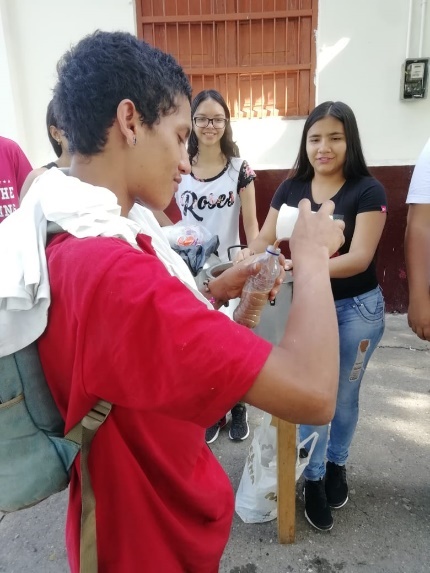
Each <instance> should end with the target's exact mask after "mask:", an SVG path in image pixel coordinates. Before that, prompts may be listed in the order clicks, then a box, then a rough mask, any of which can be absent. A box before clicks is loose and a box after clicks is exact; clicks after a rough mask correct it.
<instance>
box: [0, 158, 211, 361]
mask: <svg viewBox="0 0 430 573" xmlns="http://www.w3.org/2000/svg"><path fill="white" fill-rule="evenodd" d="M50 230H57V231H58V230H64V231H67V232H68V233H70V234H71V235H74V236H75V237H78V238H83V237H96V236H103V237H119V238H122V239H124V240H125V241H127V242H128V243H129V244H130V245H132V246H133V247H135V248H139V247H138V245H137V242H136V235H137V234H138V233H144V234H146V235H149V236H151V237H152V246H153V248H154V250H155V252H156V254H157V257H158V258H159V259H160V261H161V262H162V263H163V264H164V266H165V267H166V269H167V271H168V272H169V273H170V274H171V275H172V276H176V277H177V278H179V280H181V281H182V283H183V284H184V285H186V286H187V287H188V288H189V289H190V290H191V291H192V292H193V293H194V295H195V296H196V297H197V298H198V299H199V300H201V301H202V302H203V303H205V304H206V305H207V307H208V308H212V305H211V304H210V303H209V302H208V301H207V300H206V298H205V297H204V296H203V295H202V294H201V293H200V292H199V291H198V290H197V288H196V284H195V281H194V278H193V276H192V274H191V273H190V271H189V269H188V267H187V265H186V264H185V262H184V261H183V260H182V259H181V257H180V256H179V255H178V254H177V253H175V252H174V251H173V250H172V249H171V248H170V245H169V243H168V241H167V239H166V238H165V237H164V235H163V233H162V231H161V229H160V226H159V225H158V222H157V221H156V219H155V217H154V215H153V214H152V212H151V211H149V210H148V209H146V208H145V207H142V206H140V205H135V206H134V207H133V209H132V210H131V211H130V213H129V217H128V218H126V217H122V216H121V208H120V206H119V205H118V202H117V198H116V196H115V194H114V193H112V192H111V191H109V190H108V189H106V188H104V187H95V186H93V185H90V184H88V183H83V182H82V181H80V180H79V179H76V178H75V177H71V176H68V175H66V174H64V173H63V172H62V171H61V170H60V169H49V170H48V171H46V172H45V173H43V175H41V176H39V177H38V178H37V179H36V180H35V182H34V183H33V185H32V186H31V188H30V190H29V192H28V193H27V195H26V197H25V199H24V201H23V203H22V205H21V207H20V208H19V209H17V211H15V212H14V213H12V214H11V215H10V216H9V217H7V218H6V219H5V220H4V221H3V222H2V224H1V225H0V249H1V253H2V269H1V273H0V356H7V355H8V354H12V353H13V352H16V351H17V350H20V349H21V348H24V347H25V346H27V345H28V344H30V343H31V342H33V341H34V340H36V339H37V338H38V337H39V336H40V335H41V334H42V332H43V331H44V330H45V328H46V324H47V316H48V308H49V304H50V301H51V298H50V288H49V277H48V269H47V264H46V255H45V247H46V236H47V232H48V231H50Z"/></svg>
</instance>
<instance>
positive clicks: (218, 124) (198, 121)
mask: <svg viewBox="0 0 430 573" xmlns="http://www.w3.org/2000/svg"><path fill="white" fill-rule="evenodd" d="M227 122H228V119H226V118H225V117H212V118H210V117H201V116H197V117H195V118H194V124H195V126H196V127H203V128H204V127H208V126H209V124H210V123H211V124H212V125H213V127H214V128H215V129H224V127H225V126H226V125H227Z"/></svg>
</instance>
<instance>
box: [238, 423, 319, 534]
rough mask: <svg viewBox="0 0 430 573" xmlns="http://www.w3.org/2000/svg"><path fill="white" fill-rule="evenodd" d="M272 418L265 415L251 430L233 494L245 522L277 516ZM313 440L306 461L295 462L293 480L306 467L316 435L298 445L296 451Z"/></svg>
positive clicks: (274, 439) (275, 451) (262, 520)
mask: <svg viewBox="0 0 430 573" xmlns="http://www.w3.org/2000/svg"><path fill="white" fill-rule="evenodd" d="M271 420H272V416H271V415H270V414H267V413H264V415H263V421H262V423H261V425H260V426H258V427H257V428H256V429H255V430H254V437H253V440H252V442H251V445H250V447H249V452H248V457H247V458H246V462H245V467H244V468H243V473H242V477H241V480H240V483H239V487H238V490H237V493H236V503H235V509H236V513H237V514H238V515H239V517H240V518H241V519H242V521H244V522H245V523H264V522H266V521H271V520H272V519H276V517H277V515H278V479H277V430H276V428H275V426H271V425H270V422H271ZM311 440H312V444H311V447H310V448H309V450H308V451H309V454H308V456H307V457H306V458H299V455H298V454H297V459H296V481H297V480H298V479H299V478H300V476H301V475H302V473H303V471H304V469H305V467H306V466H307V465H308V463H309V460H310V458H311V455H312V452H313V451H314V448H315V445H316V442H317V440H318V434H317V433H316V432H313V433H312V434H311V435H310V436H308V437H307V438H306V439H305V440H303V442H301V443H300V444H299V445H298V446H297V452H299V451H300V448H303V447H305V445H306V444H308V442H310V441H311Z"/></svg>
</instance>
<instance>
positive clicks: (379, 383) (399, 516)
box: [0, 315, 430, 573]
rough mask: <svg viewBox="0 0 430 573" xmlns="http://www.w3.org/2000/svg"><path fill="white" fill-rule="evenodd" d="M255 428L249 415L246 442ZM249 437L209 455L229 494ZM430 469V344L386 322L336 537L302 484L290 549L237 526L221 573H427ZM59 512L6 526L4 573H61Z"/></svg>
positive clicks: (0, 543)
mask: <svg viewBox="0 0 430 573" xmlns="http://www.w3.org/2000/svg"><path fill="white" fill-rule="evenodd" d="M260 420H261V412H260V411H259V410H256V409H255V408H250V423H251V436H252V431H253V429H254V428H255V426H256V425H257V424H258V423H259V421H260ZM251 436H250V438H249V439H248V440H246V441H245V442H244V443H241V444H236V443H233V442H231V441H230V440H229V439H228V432H226V431H225V430H223V431H222V432H221V434H220V437H219V439H218V440H217V441H216V442H215V444H214V445H213V451H214V454H215V455H216V456H217V457H218V458H219V459H220V462H221V463H222V465H223V466H224V468H225V469H226V471H227V473H228V474H229V476H230V478H231V480H232V483H233V486H234V488H235V489H236V488H237V486H238V484H239V480H240V476H241V474H242V471H243V466H244V463H245V458H246V455H247V449H248V446H249V444H250V441H251ZM429 460H430V344H429V343H425V342H422V341H420V340H419V339H418V338H417V337H416V336H415V335H414V334H413V333H412V332H411V331H410V330H409V328H408V326H407V322H406V317H405V316H404V315H387V327H386V332H385V335H384V337H383V339H382V341H381V343H380V345H379V347H378V349H377V351H376V352H375V354H374V356H373V358H372V360H371V363H370V365H369V367H368V371H367V374H366V377H365V379H364V382H363V388H362V392H361V418H360V422H359V426H358V430H357V433H356V437H355V441H354V444H353V447H352V451H351V456H350V461H349V463H348V466H347V468H348V478H349V484H350V501H349V502H348V504H347V505H346V506H345V507H344V508H342V509H341V510H339V511H337V512H335V515H334V518H335V525H334V528H333V529H332V531H331V532H328V533H322V532H318V531H316V530H314V529H313V528H311V526H310V525H309V524H308V523H307V521H306V520H305V518H304V516H303V502H302V496H301V493H300V489H301V488H300V487H299V485H300V484H299V485H298V488H297V490H298V499H297V517H296V542H295V543H294V544H293V545H279V544H278V542H277V524H276V521H272V522H269V523H266V524H257V525H250V524H245V523H243V522H242V521H241V520H240V519H239V518H238V517H237V516H235V518H234V523H233V528H232V532H231V537H230V541H229V544H228V546H227V548H226V551H225V554H224V557H223V559H222V563H221V568H220V573H339V572H341V573H428V571H430V477H429V470H430V462H429ZM65 511H66V495H65V494H59V495H57V496H54V497H52V498H50V499H49V500H47V501H46V502H44V503H42V504H39V505H38V506H36V507H34V508H32V509H30V510H26V511H23V512H18V513H16V514H13V515H7V516H4V517H3V519H2V520H1V522H0V571H1V572H7V573H27V572H28V571H31V572H32V573H50V572H52V573H54V572H55V573H66V572H67V571H68V567H67V561H66V556H65V552H64V543H63V537H64V535H63V527H64V516H65ZM0 519H1V517H0ZM112 526H114V524H112ZM142 542H143V543H144V540H142ZM118 573H123V572H120V571H119V572H118ZM124 573H129V572H124ZM130 573H131V572H130ZM133 573H140V572H133ZM142 573H144V571H142ZM160 573H169V572H164V571H160Z"/></svg>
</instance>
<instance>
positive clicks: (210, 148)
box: [176, 90, 258, 443]
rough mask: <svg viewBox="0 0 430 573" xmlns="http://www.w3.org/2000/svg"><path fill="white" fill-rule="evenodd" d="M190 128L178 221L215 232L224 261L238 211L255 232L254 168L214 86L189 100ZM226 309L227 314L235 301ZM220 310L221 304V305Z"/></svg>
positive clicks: (239, 432) (237, 430) (237, 419)
mask: <svg viewBox="0 0 430 573" xmlns="http://www.w3.org/2000/svg"><path fill="white" fill-rule="evenodd" d="M191 117H192V124H193V125H192V128H193V129H192V132H191V135H190V137H189V139H188V156H189V159H190V163H191V173H190V174H188V175H183V176H182V182H181V183H180V185H179V189H178V191H177V193H176V202H177V204H178V207H179V210H180V212H181V217H182V220H183V221H186V222H188V223H190V224H194V225H195V224H200V225H203V226H204V227H205V228H206V229H208V231H210V232H211V234H212V235H218V237H219V241H220V245H219V249H218V254H219V257H220V259H221V261H223V262H226V261H228V254H227V249H228V247H230V246H232V245H238V244H239V243H240V239H239V217H240V213H241V212H242V220H243V227H244V231H245V236H246V241H247V243H248V244H249V243H250V242H251V241H252V240H253V239H255V238H256V236H257V235H258V222H257V214H256V206H255V187H254V179H255V173H254V171H253V170H252V169H251V168H250V167H249V165H248V163H247V161H245V160H244V159H242V158H241V157H240V156H239V148H238V146H237V145H236V143H235V142H234V141H233V133H232V129H231V125H230V110H229V109H228V106H227V104H226V102H225V100H224V98H223V97H222V95H221V94H220V93H219V92H218V91H216V90H204V91H201V92H200V93H198V94H197V95H196V97H195V98H194V100H193V101H192V103H191ZM232 303H233V301H231V302H230V306H229V308H228V309H226V310H225V312H226V314H228V315H229V316H230V317H232V313H233V310H234V307H235V306H236V305H235V304H232ZM223 310H224V309H223ZM225 425H226V418H225V417H223V418H222V419H221V420H220V421H219V422H218V423H217V424H215V425H214V426H212V427H211V428H209V429H208V430H207V432H206V441H207V443H212V442H214V441H215V440H216V439H217V437H218V434H219V431H220V429H221V428H222V427H223V426H225ZM248 435H249V426H248V421H247V413H246V407H245V404H238V405H237V406H235V407H234V408H233V409H232V423H231V427H230V432H229V437H230V438H231V439H232V440H238V441H240V440H244V439H246V438H247V437H248Z"/></svg>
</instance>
